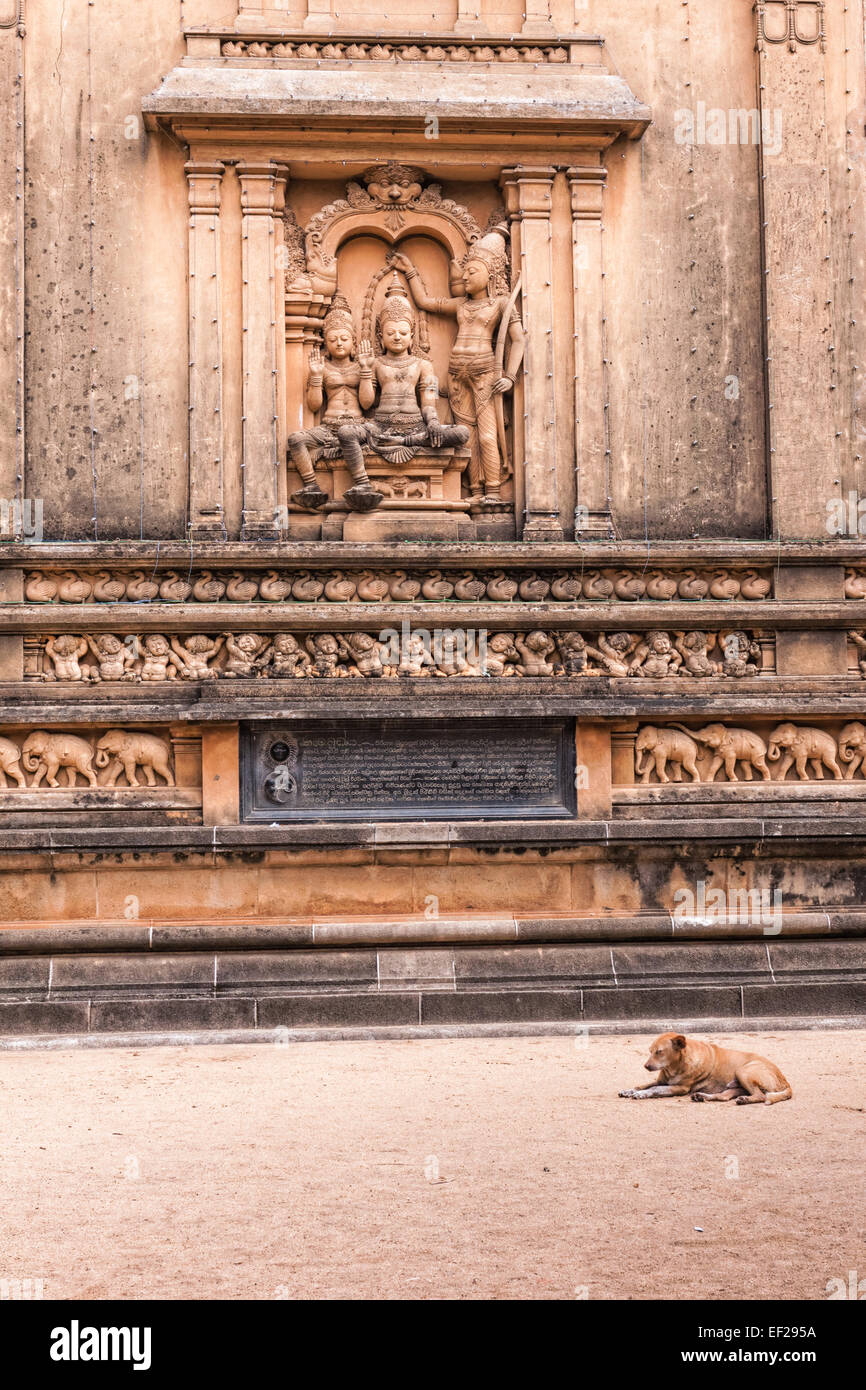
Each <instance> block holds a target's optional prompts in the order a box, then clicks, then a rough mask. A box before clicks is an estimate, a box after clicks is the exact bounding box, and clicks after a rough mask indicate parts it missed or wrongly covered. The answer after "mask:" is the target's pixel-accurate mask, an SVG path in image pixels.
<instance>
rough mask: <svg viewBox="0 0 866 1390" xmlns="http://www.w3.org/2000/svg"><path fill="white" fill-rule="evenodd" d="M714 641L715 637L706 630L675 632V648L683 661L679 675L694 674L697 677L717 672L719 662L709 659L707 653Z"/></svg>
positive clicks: (714, 674)
mask: <svg viewBox="0 0 866 1390" xmlns="http://www.w3.org/2000/svg"><path fill="white" fill-rule="evenodd" d="M714 641H715V639H714V638H712V637H710V636H709V634H708V633H706V632H697V631H696V632H677V633H675V642H676V649H677V651H678V652H679V654H680V656H681V657H682V661H683V664H682V666H681V667H680V675H681V676H695V677H696V678H698V679H699V678H701V677H705V676H717V675H718V674H719V669H720V667H719V663H718V662H717V661H711V660H710V658H709V656H708V655H707V652H708V650H709V648H710V647H711V646H712V645H713V643H714Z"/></svg>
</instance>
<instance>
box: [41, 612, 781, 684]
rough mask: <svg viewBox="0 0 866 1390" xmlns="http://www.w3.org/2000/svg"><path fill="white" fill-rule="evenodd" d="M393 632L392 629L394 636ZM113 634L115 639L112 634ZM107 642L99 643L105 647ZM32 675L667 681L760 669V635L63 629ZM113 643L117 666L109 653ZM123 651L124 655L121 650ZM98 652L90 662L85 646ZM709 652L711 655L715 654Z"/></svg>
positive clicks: (76, 678)
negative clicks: (118, 633)
mask: <svg viewBox="0 0 866 1390" xmlns="http://www.w3.org/2000/svg"><path fill="white" fill-rule="evenodd" d="M392 634H393V636H392ZM108 639H110V640H108ZM100 643H101V646H100ZM36 646H37V659H36V663H35V664H32V665H30V666H29V667H28V670H27V678H28V679H35V680H43V681H71V682H79V683H81V682H99V681H102V680H127V681H133V682H136V683H138V682H144V683H149V682H163V681H178V680H187V681H213V680H216V679H246V680H257V679H259V678H262V677H275V678H283V677H295V676H319V677H330V676H334V677H341V676H363V677H368V676H383V675H384V676H397V675H418V676H427V675H433V676H457V675H460V676H481V677H503V676H533V677H539V676H544V677H547V676H557V677H562V676H633V677H643V678H646V679H650V680H664V679H667V678H670V677H675V676H684V677H686V678H696V679H707V678H714V677H716V678H717V677H734V678H740V677H745V676H757V675H758V674H759V671H760V662H761V647H760V644H759V642H758V641H757V639H756V637H755V634H754V633H749V632H744V631H733V630H732V631H726V632H717V633H707V632H700V631H697V630H695V631H691V632H673V633H671V632H664V631H653V632H647V633H632V632H610V633H605V632H593V633H589V634H588V635H587V636H584V635H583V634H582V633H580V632H574V631H567V632H550V631H545V630H543V629H541V628H536V629H534V630H532V631H529V632H525V631H519V632H487V631H486V629H483V628H480V629H474V628H453V629H452V628H444V629H438V628H435V629H433V630H432V632H431V631H429V630H427V629H424V628H418V629H415V630H409V628H408V625H405V630H404V632H403V633H402V634H401V633H398V632H397V631H396V629H389V630H387V631H386V632H384V633H383V632H382V631H380V632H379V633H378V634H374V633H369V632H344V633H339V632H338V633H334V632H316V633H308V634H305V633H290V632H278V633H274V634H267V633H257V632H249V631H242V632H236V633H235V632H223V633H220V634H218V635H215V636H213V635H208V634H206V633H192V634H188V635H180V636H171V637H166V636H164V635H163V634H162V633H147V634H145V635H143V636H137V635H135V634H128V635H127V636H126V637H124V638H123V639H121V638H118V637H115V636H114V635H113V634H108V633H103V634H98V635H97V636H96V637H95V638H91V637H89V636H79V635H77V634H73V633H63V634H61V635H60V636H58V637H53V636H49V637H43V638H38V639H36ZM105 647H108V648H109V649H110V650H111V652H112V655H111V657H110V658H109V662H108V665H109V670H110V673H109V674H107V675H106V674H105V671H106V661H105V659H104V658H103V657H102V655H101V653H102V650H103V648H105ZM115 650H116V653H117V654H116V655H115ZM88 652H89V653H90V654H91V657H90V659H89V660H88V661H84V659H83V658H84V656H85V654H86V653H88ZM708 653H709V654H710V655H708Z"/></svg>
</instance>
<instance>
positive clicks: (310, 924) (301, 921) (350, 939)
mask: <svg viewBox="0 0 866 1390" xmlns="http://www.w3.org/2000/svg"><path fill="white" fill-rule="evenodd" d="M765 906H766V907H767V908H769V909H770V910H769V912H763V908H762V905H761V904H760V903H756V911H755V912H754V914H753V915H752V917H751V920H744V918H743V916H742V915H739V916H734V917H730V918H727V917H717V916H716V915H715V914H714V913H709V912H708V913H707V914H706V916H684V915H682V914H681V913H680V912H677V913H676V914H674V913H671V912H665V911H660V910H659V911H646V912H638V913H631V914H615V913H604V914H599V915H590V914H588V915H585V916H576V915H574V914H573V913H560V914H550V915H548V916H529V915H521V914H518V913H515V914H514V915H513V916H512V915H510V914H507V913H503V914H500V915H496V916H491V915H489V914H484V913H472V912H468V913H462V914H459V915H456V914H445V913H443V914H441V915H439V916H436V917H429V918H428V917H425V916H423V915H420V914H419V915H416V916H409V915H401V916H393V917H391V916H363V917H362V916H359V917H334V916H331V917H302V918H295V919H290V918H283V919H271V920H267V919H263V918H257V919H256V920H254V921H253V920H249V919H247V920H237V921H234V922H232V921H226V922H220V921H213V920H211V921H208V920H207V919H205V920H202V921H196V922H190V921H174V922H172V921H147V920H144V921H142V920H139V921H131V922H130V921H120V922H117V921H104V922H93V921H86V922H81V921H78V922H76V921H68V922H65V923H62V924H57V925H54V924H48V925H45V926H43V925H39V926H36V925H33V924H32V923H24V922H22V923H16V924H14V925H10V926H8V927H2V928H0V958H2V957H3V956H6V955H27V956H31V955H32V956H48V955H66V954H72V953H75V952H81V951H86V952H88V953H89V954H93V953H94V952H115V951H117V952H155V953H161V952H174V951H206V950H212V951H214V952H217V953H219V952H226V951H230V952H235V951H243V950H246V951H256V950H265V951H273V950H289V949H293V948H296V947H298V948H302V947H310V948H314V949H317V950H318V949H321V948H331V947H355V946H363V945H366V946H374V947H378V946H388V945H395V946H397V945H404V946H423V945H431V946H433V945H442V944H446V943H447V944H451V945H455V946H456V945H460V944H467V945H468V944H472V943H482V942H487V943H500V942H501V943H502V944H503V945H506V944H509V943H511V944H520V943H525V944H533V945H544V944H550V943H554V942H574V943H580V942H586V943H592V942H595V943H599V942H605V943H610V944H615V943H617V942H641V941H648V942H651V941H658V942H663V941H667V942H674V941H675V942H678V943H679V942H688V941H718V940H719V939H720V938H724V939H730V940H743V941H749V940H752V941H760V942H765V941H772V940H778V939H790V938H798V939H799V938H801V937H802V938H816V939H817V938H822V937H823V938H825V939H826V938H831V939H840V938H848V937H866V906H863V905H850V906H828V907H827V908H826V909H819V908H812V907H804V908H802V909H799V910H797V909H794V910H785V911H783V912H782V913H781V916H780V918H778V919H774V920H768V921H763V920H762V912H763V915H764V916H766V917H767V918H771V915H772V908H771V907H770V904H769V901H768V902H767V903H766V904H765Z"/></svg>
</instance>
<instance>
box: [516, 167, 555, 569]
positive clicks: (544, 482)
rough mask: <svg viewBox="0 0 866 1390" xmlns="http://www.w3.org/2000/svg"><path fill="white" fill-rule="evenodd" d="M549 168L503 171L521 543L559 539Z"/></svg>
mask: <svg viewBox="0 0 866 1390" xmlns="http://www.w3.org/2000/svg"><path fill="white" fill-rule="evenodd" d="M553 176H554V170H553V169H551V168H547V167H545V168H531V167H528V166H527V167H524V166H518V167H516V168H513V169H504V170H503V171H502V178H501V185H502V189H503V193H504V195H505V206H506V208H507V210H508V214H509V218H510V221H511V244H512V274H513V275H517V274H519V275H520V279H521V285H522V305H523V327H524V330H525V333H526V357H525V361H524V383H525V384H524V426H525V446H524V493H525V504H524V524H523V539H524V540H525V541H561V540H562V539H563V528H562V519H561V517H560V513H559V500H558V491H557V483H556V402H555V399H554V382H553V248H552V241H551V229H550V210H551V191H552V187H553Z"/></svg>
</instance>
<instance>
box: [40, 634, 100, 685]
mask: <svg viewBox="0 0 866 1390" xmlns="http://www.w3.org/2000/svg"><path fill="white" fill-rule="evenodd" d="M86 653H87V643H86V641H85V640H84V638H83V637H75V636H73V634H72V633H70V632H63V633H61V634H60V636H59V637H49V638H47V640H46V642H45V655H46V656H47V657H50V659H51V661H52V662H53V663H54V670H53V671H43V672H42V679H43V680H44V681H87V680H91V679H92V675H91V672H90V671H88V670H87V669H86V667H82V666H81V665H80V664H79V663H80V661H81V658H82V657H83V656H85V655H86ZM94 674H95V673H94Z"/></svg>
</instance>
